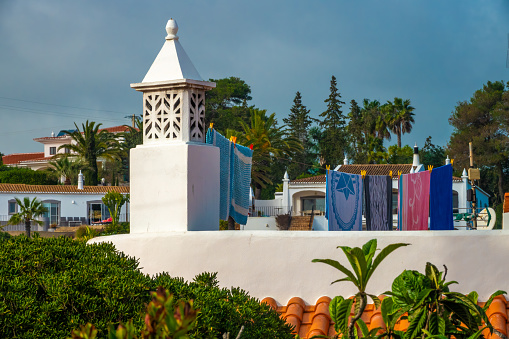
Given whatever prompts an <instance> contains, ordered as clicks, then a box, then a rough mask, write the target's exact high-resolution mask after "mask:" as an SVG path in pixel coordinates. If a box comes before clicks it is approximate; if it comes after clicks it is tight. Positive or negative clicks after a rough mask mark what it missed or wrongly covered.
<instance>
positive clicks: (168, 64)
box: [142, 19, 203, 83]
mask: <svg viewBox="0 0 509 339" xmlns="http://www.w3.org/2000/svg"><path fill="white" fill-rule="evenodd" d="M166 32H167V33H168V35H167V36H166V41H165V43H164V45H163V47H162V48H161V51H160V52H159V54H158V55H157V57H156V59H155V60H154V62H153V63H152V66H150V69H149V70H148V72H147V74H146V75H145V78H143V81H142V83H150V82H165V81H171V80H184V79H189V80H198V81H203V79H202V77H201V76H200V74H199V73H198V71H197V70H196V68H195V67H194V65H193V63H192V62H191V59H189V57H188V56H187V54H186V52H185V51H184V48H182V45H181V44H180V42H179V38H178V36H177V32H178V25H177V22H176V21H175V20H173V19H170V20H168V23H167V24H166Z"/></svg>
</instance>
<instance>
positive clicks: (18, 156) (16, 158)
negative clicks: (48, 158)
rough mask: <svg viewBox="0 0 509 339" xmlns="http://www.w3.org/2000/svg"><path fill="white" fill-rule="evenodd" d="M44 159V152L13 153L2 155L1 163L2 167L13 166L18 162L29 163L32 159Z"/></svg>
mask: <svg viewBox="0 0 509 339" xmlns="http://www.w3.org/2000/svg"><path fill="white" fill-rule="evenodd" d="M43 157H44V152H37V153H14V154H8V155H4V156H3V157H2V161H3V163H4V165H14V164H17V163H19V162H20V161H29V160H34V159H40V158H43Z"/></svg>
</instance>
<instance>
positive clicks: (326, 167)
mask: <svg viewBox="0 0 509 339" xmlns="http://www.w3.org/2000/svg"><path fill="white" fill-rule="evenodd" d="M325 169H326V170H327V174H329V170H330V165H325Z"/></svg>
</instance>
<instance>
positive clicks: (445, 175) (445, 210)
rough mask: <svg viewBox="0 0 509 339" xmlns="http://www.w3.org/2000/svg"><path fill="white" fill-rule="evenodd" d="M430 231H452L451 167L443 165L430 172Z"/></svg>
mask: <svg viewBox="0 0 509 339" xmlns="http://www.w3.org/2000/svg"><path fill="white" fill-rule="evenodd" d="M429 210H430V212H429V228H430V230H453V229H454V225H453V215H452V166H451V165H445V166H441V167H438V168H435V169H433V170H432V171H431V179H430V188H429Z"/></svg>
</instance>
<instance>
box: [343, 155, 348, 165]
mask: <svg viewBox="0 0 509 339" xmlns="http://www.w3.org/2000/svg"><path fill="white" fill-rule="evenodd" d="M343 165H348V158H347V156H346V155H345V158H344V159H343Z"/></svg>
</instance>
